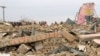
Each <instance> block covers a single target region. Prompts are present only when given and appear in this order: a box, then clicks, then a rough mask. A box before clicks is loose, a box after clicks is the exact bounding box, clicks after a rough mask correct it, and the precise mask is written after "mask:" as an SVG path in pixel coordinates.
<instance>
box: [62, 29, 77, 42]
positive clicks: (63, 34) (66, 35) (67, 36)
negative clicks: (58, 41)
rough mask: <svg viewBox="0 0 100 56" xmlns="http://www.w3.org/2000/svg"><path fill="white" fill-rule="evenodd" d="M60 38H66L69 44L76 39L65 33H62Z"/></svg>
mask: <svg viewBox="0 0 100 56" xmlns="http://www.w3.org/2000/svg"><path fill="white" fill-rule="evenodd" d="M62 36H63V37H64V38H66V39H67V40H68V41H69V42H73V41H74V40H75V39H76V37H75V36H74V35H72V34H70V33H69V32H67V31H62Z"/></svg>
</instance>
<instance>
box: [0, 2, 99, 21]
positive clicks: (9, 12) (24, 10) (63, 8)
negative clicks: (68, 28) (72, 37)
mask: <svg viewBox="0 0 100 56" xmlns="http://www.w3.org/2000/svg"><path fill="white" fill-rule="evenodd" d="M85 2H94V3H95V10H96V12H97V14H98V15H100V13H99V12H100V10H99V9H100V7H99V6H100V3H99V2H100V1H99V0H82V1H80V0H74V1H73V0H0V6H2V5H3V6H6V7H7V8H6V9H5V18H6V20H7V21H18V20H21V18H28V19H30V20H36V21H47V22H49V23H51V22H54V21H57V22H59V21H65V20H66V19H67V18H71V19H73V20H74V19H75V15H76V13H77V12H78V11H79V8H80V6H81V5H82V4H83V3H85ZM1 19H2V8H0V20H1ZM25 20H26V19H25Z"/></svg>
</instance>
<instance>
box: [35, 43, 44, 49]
mask: <svg viewBox="0 0 100 56" xmlns="http://www.w3.org/2000/svg"><path fill="white" fill-rule="evenodd" d="M42 48H43V44H42V42H36V43H35V49H36V50H40V49H42Z"/></svg>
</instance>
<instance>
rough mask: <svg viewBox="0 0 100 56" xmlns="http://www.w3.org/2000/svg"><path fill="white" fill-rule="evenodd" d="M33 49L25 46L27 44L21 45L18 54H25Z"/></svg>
mask: <svg viewBox="0 0 100 56" xmlns="http://www.w3.org/2000/svg"><path fill="white" fill-rule="evenodd" d="M30 49H31V47H30V46H27V45H25V44H21V45H20V46H19V48H18V49H17V52H18V53H22V54H25V53H26V52H27V51H28V50H30Z"/></svg>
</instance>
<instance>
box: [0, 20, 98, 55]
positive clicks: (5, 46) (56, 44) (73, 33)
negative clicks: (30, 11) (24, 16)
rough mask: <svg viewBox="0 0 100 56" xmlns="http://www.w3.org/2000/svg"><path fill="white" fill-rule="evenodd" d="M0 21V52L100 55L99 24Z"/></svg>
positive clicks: (15, 53)
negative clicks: (96, 25) (94, 26)
mask: <svg viewBox="0 0 100 56" xmlns="http://www.w3.org/2000/svg"><path fill="white" fill-rule="evenodd" d="M92 28H93V25H91V24H90V25H76V24H75V23H74V24H71V23H65V22H61V23H57V22H55V23H52V24H51V25H47V22H45V21H43V22H39V23H36V22H34V23H30V22H24V23H23V22H1V23H0V52H1V53H7V54H10V56H100V45H99V44H100V43H99V42H100V40H99V37H100V33H99V28H100V27H99V26H98V27H96V31H94V30H95V29H92Z"/></svg>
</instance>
